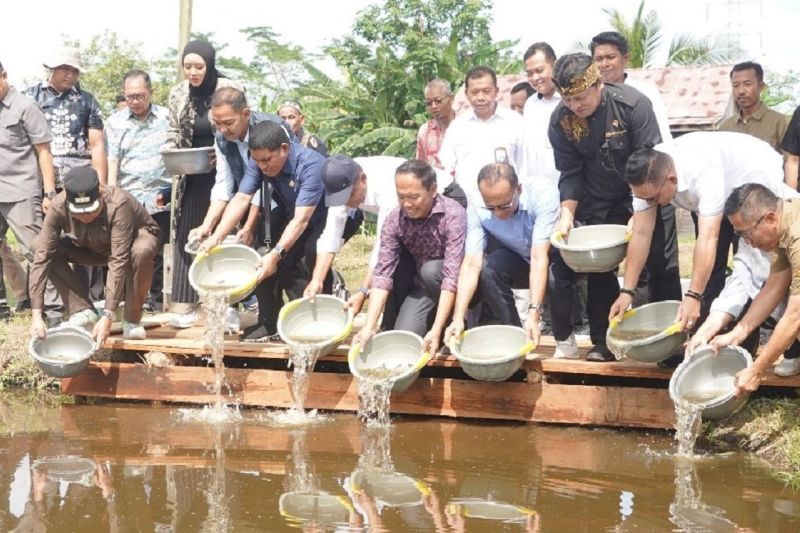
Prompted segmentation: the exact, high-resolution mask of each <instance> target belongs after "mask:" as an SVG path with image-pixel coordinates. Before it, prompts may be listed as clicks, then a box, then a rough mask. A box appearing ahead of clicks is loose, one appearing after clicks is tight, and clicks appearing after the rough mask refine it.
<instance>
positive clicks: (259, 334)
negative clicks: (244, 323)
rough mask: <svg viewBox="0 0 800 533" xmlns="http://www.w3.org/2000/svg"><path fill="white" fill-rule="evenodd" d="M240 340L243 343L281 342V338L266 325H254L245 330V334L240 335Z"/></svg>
mask: <svg viewBox="0 0 800 533" xmlns="http://www.w3.org/2000/svg"><path fill="white" fill-rule="evenodd" d="M239 340H240V341H242V342H273V341H280V340H281V338H280V336H279V335H278V334H277V333H274V332H271V331H270V330H268V329H267V326H266V325H264V324H254V325H252V326H249V327H247V328H245V329H244V332H243V333H242V334H241V335H239Z"/></svg>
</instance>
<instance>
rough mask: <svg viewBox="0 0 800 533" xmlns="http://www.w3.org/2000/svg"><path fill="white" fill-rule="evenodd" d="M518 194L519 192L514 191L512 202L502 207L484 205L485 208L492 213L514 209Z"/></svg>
mask: <svg viewBox="0 0 800 533" xmlns="http://www.w3.org/2000/svg"><path fill="white" fill-rule="evenodd" d="M517 192H518V191H514V196H512V197H511V201H510V202H508V203H507V204H502V205H484V206H483V208H484V209H487V210H489V211H492V212H494V211H505V210H506V209H511V208H512V207H514V201H515V200H516V199H517Z"/></svg>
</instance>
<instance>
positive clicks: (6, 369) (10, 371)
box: [0, 313, 58, 390]
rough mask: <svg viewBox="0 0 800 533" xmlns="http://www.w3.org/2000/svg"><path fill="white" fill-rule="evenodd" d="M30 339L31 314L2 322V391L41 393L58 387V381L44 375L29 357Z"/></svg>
mask: <svg viewBox="0 0 800 533" xmlns="http://www.w3.org/2000/svg"><path fill="white" fill-rule="evenodd" d="M29 339H30V314H29V313H25V314H19V315H14V316H13V317H12V318H11V319H9V320H0V390H6V389H8V388H12V387H13V388H24V389H37V390H41V389H46V388H51V387H56V386H57V385H58V380H56V379H54V378H51V377H48V376H45V375H44V374H43V373H42V371H41V370H39V367H38V366H36V362H34V360H33V359H31V357H30V356H29V355H28V340H29Z"/></svg>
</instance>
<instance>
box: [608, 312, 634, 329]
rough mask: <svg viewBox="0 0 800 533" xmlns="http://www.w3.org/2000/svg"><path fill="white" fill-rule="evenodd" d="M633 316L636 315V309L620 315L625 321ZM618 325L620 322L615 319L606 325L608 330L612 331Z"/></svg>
mask: <svg viewBox="0 0 800 533" xmlns="http://www.w3.org/2000/svg"><path fill="white" fill-rule="evenodd" d="M635 314H636V309H628V310H627V311H625V314H624V315H622V320H625V319H626V318H630V317H632V316H633V315H635ZM619 325H620V321H619V319H617V318H616V317H614V318H612V319H611V321H610V322H609V323H608V327H609V328H610V329H614V328H615V327H617V326H619Z"/></svg>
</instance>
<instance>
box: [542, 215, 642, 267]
mask: <svg viewBox="0 0 800 533" xmlns="http://www.w3.org/2000/svg"><path fill="white" fill-rule="evenodd" d="M629 240H630V234H629V233H628V228H627V226H622V225H619V224H598V225H596V226H580V227H577V228H573V229H572V230H571V231H570V232H569V235H568V236H567V238H566V239H565V238H564V235H562V234H561V232H559V231H557V232H555V233H553V235H551V236H550V244H552V245H553V246H555V247H556V248H558V251H559V253H560V254H561V258H562V259H564V262H565V263H566V264H567V266H568V267H570V268H571V269H572V270H574V271H575V272H611V271H612V270H614V269H615V268H617V267H618V266H619V264H620V263H621V262H622V260H623V259H625V254H626V252H627V251H628V241H629Z"/></svg>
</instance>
